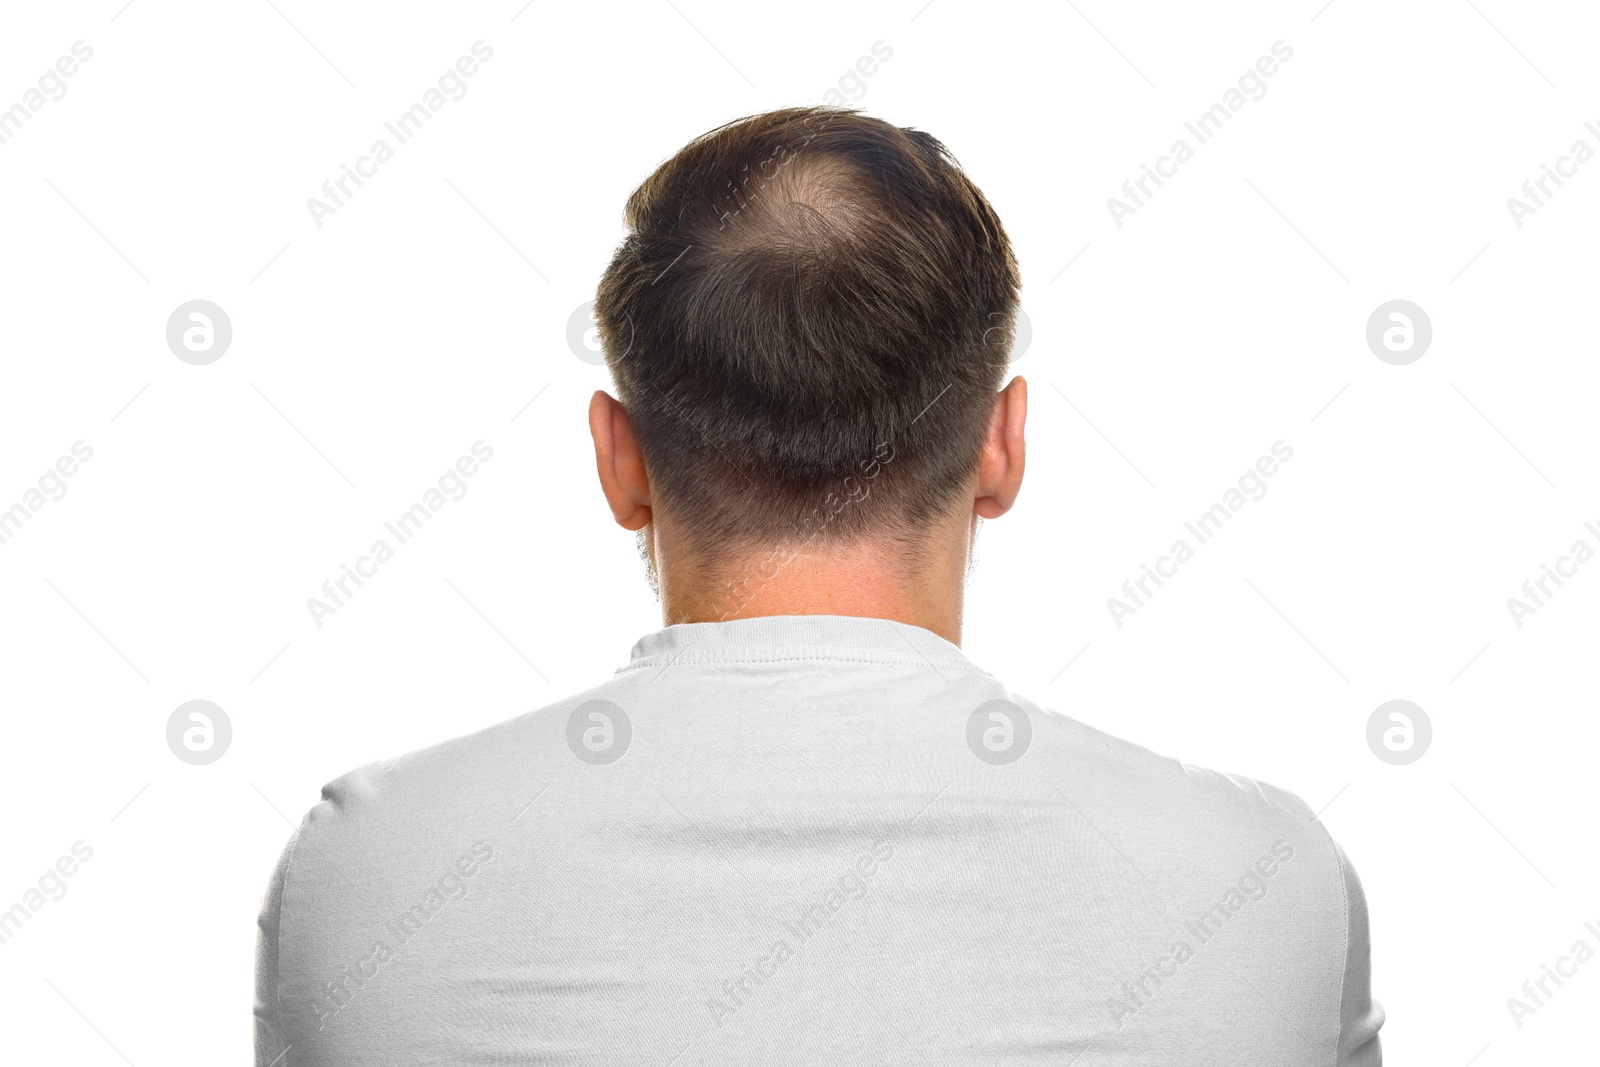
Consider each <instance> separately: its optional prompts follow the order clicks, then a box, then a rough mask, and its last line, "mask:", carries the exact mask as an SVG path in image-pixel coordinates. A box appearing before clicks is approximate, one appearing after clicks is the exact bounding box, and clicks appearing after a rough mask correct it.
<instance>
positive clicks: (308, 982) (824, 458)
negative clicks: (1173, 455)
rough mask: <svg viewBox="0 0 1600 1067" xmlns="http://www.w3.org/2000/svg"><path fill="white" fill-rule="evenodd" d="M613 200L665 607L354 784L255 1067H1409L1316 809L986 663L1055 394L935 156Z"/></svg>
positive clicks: (850, 130) (262, 1011)
mask: <svg viewBox="0 0 1600 1067" xmlns="http://www.w3.org/2000/svg"><path fill="white" fill-rule="evenodd" d="M626 217H627V223H628V228H629V233H628V236H627V238H626V240H625V241H624V242H623V243H622V245H621V246H620V247H619V248H618V249H617V251H616V254H615V256H614V258H613V259H612V261H611V264H610V266H609V268H608V269H607V271H606V273H605V276H604V278H603V280H602V281H601V284H600V289H599V295H598V299H597V301H596V315H597V319H598V322H599V327H600V334H601V339H602V342H603V344H604V347H605V350H606V352H607V358H608V361H609V365H610V369H611V372H612V374H613V376H614V379H615V381H616V385H617V391H618V399H613V398H611V397H609V396H607V395H606V394H604V393H597V394H596V395H595V396H594V398H593V401H592V404H591V407H590V411H589V423H590V429H591V431H592V434H593V438H594V447H595V457H596V460H597V464H598V470H599V477H600V486H601V489H602V490H603V492H604V494H605V498H606V501H607V503H608V504H609V506H610V508H611V512H612V514H613V515H614V516H615V518H616V521H617V523H618V524H619V525H621V526H622V527H623V528H624V529H626V530H630V531H637V532H638V534H639V537H640V541H641V545H642V548H643V551H644V553H645V555H646V558H647V560H648V563H649V566H650V569H651V575H652V580H653V581H655V582H656V583H657V587H658V591H659V596H660V600H661V605H662V613H663V617H664V621H665V622H666V623H667V626H666V628H665V629H663V630H661V631H660V632H658V633H655V634H651V635H649V636H646V637H644V638H642V639H641V640H640V641H639V642H638V643H637V644H636V645H635V646H634V648H633V653H632V658H631V659H630V660H629V662H628V663H626V664H625V665H623V666H622V667H621V668H620V669H619V670H618V671H617V673H616V674H615V676H614V677H612V678H611V679H609V680H607V681H605V682H603V683H601V684H600V685H598V686H596V687H595V688H593V689H590V690H588V691H586V692H583V693H580V694H578V695H576V696H573V697H571V698H569V699H567V700H563V701H560V702H559V703H556V704H554V705H552V706H550V707H547V708H544V709H542V710H540V711H536V712H533V713H530V714H528V715H524V716H522V717H521V718H518V719H514V720H512V721H510V722H507V723H504V724H502V725H500V726H497V727H494V728H492V729H489V730H486V731H484V732H482V733H479V734H476V735H473V736H470V737H465V738H460V739H458V740H455V741H450V742H447V743H445V744H442V745H439V746H437V747H435V748H431V749H428V750H425V751H423V752H419V753H415V754H412V755H409V756H405V757H402V758H400V759H396V760H391V761H388V762H384V763H378V764H374V765H372V766H370V767H367V768H364V769H362V770H359V771H356V772H354V773H352V774H350V775H347V776H345V777H344V778H341V779H339V780H337V781H335V782H333V783H331V784H330V785H328V786H327V787H326V788H325V790H324V794H323V795H324V800H323V802H322V803H321V804H319V805H317V806H316V807H315V808H314V809H312V811H311V813H310V814H309V815H308V816H307V818H306V821H305V824H304V826H303V827H302V829H301V831H300V833H299V834H298V835H296V838H295V839H294V840H293V841H292V842H291V843H290V845H289V847H288V849H287V850H286V852H285V855H284V858H283V860H282V861H281V863H280V865H279V868H278V871H277V873H276V876H275V877H274V879H273V882H272V886H271V888H270V890H269V893H268V897H267V902H266V906H265V910H264V913H263V915H262V918H261V942H260V944H261V950H260V965H259V978H258V998H257V1006H256V1012H257V1034H258V1037H257V1061H258V1065H259V1067H268V1065H269V1064H272V1063H274V1062H275V1061H279V1059H280V1057H281V1062H282V1063H283V1064H284V1065H285V1067H300V1065H323V1064H326V1065H339V1067H352V1065H367V1064H371V1065H385V1067H387V1065H390V1064H398V1063H430V1064H441V1063H484V1064H488V1063H496V1064H509V1063H561V1064H621V1063H628V1064H643V1065H646V1067H650V1065H656V1067H671V1065H674V1064H681V1065H684V1067H688V1065H691V1064H694V1065H705V1064H762V1065H779V1064H783V1065H788V1064H795V1065H799V1064H808V1065H820V1064H846V1063H848V1064H867V1063H871V1064H939V1065H941V1067H944V1065H958V1064H1023V1063H1039V1064H1044V1063H1049V1064H1056V1065H1062V1064H1067V1063H1081V1064H1083V1065H1084V1067H1089V1065H1094V1067H1102V1065H1132V1064H1140V1065H1149V1064H1156V1063H1172V1064H1201V1063H1208V1064H1209V1063H1215V1064H1228V1065H1237V1064H1260V1065H1272V1067H1285V1065H1291V1064H1296V1065H1298V1064H1304V1065H1325V1064H1361V1065H1375V1064H1378V1063H1379V1062H1380V1052H1379V1044H1378V1037H1377V1031H1378V1028H1379V1026H1380V1025H1381V1023H1382V1017H1383V1016H1382V1009H1381V1008H1379V1006H1378V1005H1377V1004H1376V1003H1375V1002H1374V1001H1373V1000H1372V997H1371V993H1370V990H1369V985H1368V976H1369V969H1370V968H1369V956H1368V945H1367V915H1366V907H1365V902H1364V899H1363V896H1362V892H1361V887H1360V884H1359V882H1358V881H1357V880H1356V876H1355V873H1354V871H1353V870H1352V869H1351V867H1350V865H1349V864H1348V862H1346V860H1345V858H1344V856H1343V854H1342V853H1341V852H1340V851H1339V849H1338V848H1337V846H1336V845H1335V844H1334V843H1333V841H1332V840H1331V839H1330V838H1329V836H1328V834H1327V832H1326V831H1325V830H1324V829H1323V827H1322V825H1321V823H1319V822H1318V821H1317V820H1316V819H1315V818H1314V817H1313V816H1312V813H1311V812H1310V811H1309V810H1308V809H1307V808H1306V806H1305V805H1304V804H1303V803H1302V802H1301V801H1300V800H1298V799H1297V798H1295V797H1293V796H1290V795H1289V794H1287V793H1285V792H1283V791H1281V790H1278V789H1275V788H1273V787H1271V786H1267V785H1263V784H1260V783H1257V782H1252V781H1249V780H1245V779H1241V778H1235V777H1230V776H1225V775H1222V774H1216V773H1213V772H1210V771H1205V770H1201V769H1199V768H1195V767H1190V766H1187V765H1185V764H1182V763H1178V762H1176V761H1174V760H1170V759H1166V758H1163V757H1160V756H1157V755H1155V754H1153V753H1151V752H1148V751H1146V750H1144V749H1141V748H1138V747H1136V746H1134V745H1131V744H1128V743H1126V742H1122V741H1118V740H1116V739H1114V738H1111V737H1108V736H1106V735H1104V734H1101V733H1099V732H1097V731H1095V730H1092V729H1090V728H1088V727H1086V726H1084V725H1082V724H1080V723H1077V722H1075V721H1073V720H1072V719H1069V718H1066V717H1064V716H1062V715H1059V714H1056V713H1054V712H1051V711H1048V710H1046V709H1044V708H1042V707H1039V706H1038V705H1036V704H1033V703H1031V702H1029V701H1027V700H1025V699H1023V698H1022V697H1019V696H1015V695H1013V694H1010V693H1008V692H1007V690H1006V689H1005V687H1004V686H1003V685H1002V684H1001V682H1000V681H999V680H997V679H995V678H993V677H991V676H990V675H989V674H987V673H985V672H984V671H983V670H981V669H980V668H979V667H978V666H976V665H975V664H973V663H971V662H970V661H968V660H967V659H966V657H965V656H964V655H963V654H962V652H961V650H960V649H959V647H958V644H959V642H960V639H961V610H962V587H963V581H964V578H965V573H966V569H967V565H968V560H969V557H970V552H971V548H972V544H973V539H974V537H975V535H976V531H977V526H978V520H979V519H993V518H998V517H999V516H1001V515H1003V514H1004V513H1005V512H1006V511H1007V510H1008V509H1009V508H1010V507H1011V506H1012V503H1013V501H1014V500H1015V498H1016V495H1017V491H1018V488H1019V486H1020V484H1021V481H1022V475H1023V422H1024V417H1025V414H1026V409H1027V391H1026V385H1025V384H1024V382H1023V381H1022V380H1021V379H1020V378H1018V379H1015V380H1013V381H1011V382H1010V384H1008V385H1005V386H1004V388H1001V385H1002V379H1003V377H1004V375H1005V373H1006V366H1007V361H1008V356H1009V350H1010V341H1011V331H1012V327H1013V323H1014V317H1015V314H1016V310H1017V290H1018V286H1019V281H1018V274H1017V267H1016V264H1015V261H1014V259H1013V257H1012V253H1011V249H1010V244H1009V241H1008V239H1007V237H1006V234H1005V231H1004V229H1003V228H1002V227H1001V224H1000V221H999V219H998V218H997V217H996V215H995V213H994V211H993V210H992V209H991V208H990V206H989V204H988V202H987V201H986V200H985V199H984V197H983V195H982V194H981V193H980V192H979V191H978V189H977V188H976V187H975V186H974V185H973V184H972V183H971V182H970V181H969V180H968V179H967V178H966V177H965V175H964V174H963V173H962V172H961V171H960V169H959V168H958V167H957V165H956V164H955V162H954V161H953V160H952V159H951V157H950V156H949V155H948V153H947V152H946V151H945V149H944V147H943V146H942V145H940V144H939V142H938V141H936V140H935V139H934V138H932V137H930V136H929V135H927V134H925V133H922V132H919V131H915V130H906V129H899V128H897V127H894V126H891V125H888V124H886V123H884V122H881V121H878V120H875V119H870V118H867V117H864V116H862V115H859V114H856V113H853V112H849V111H840V110H831V109H817V108H811V109H792V110H785V111H778V112H773V113H770V114H765V115H758V116H754V117H751V118H747V119H743V120H740V121H738V122H734V123H732V124H730V125H727V126H724V127H722V128H720V129H718V130H714V131H712V132H711V133H709V134H706V135H705V136H703V137H701V138H699V139H697V140H696V141H694V142H693V143H692V144H690V145H689V146H688V147H686V148H685V149H683V151H681V152H680V153H678V154H677V155H676V156H675V157H673V158H672V159H670V160H668V161H667V162H666V163H664V164H663V165H662V166H661V167H660V168H659V169H658V170H657V171H656V172H655V173H654V174H653V175H652V176H651V177H650V178H649V179H648V180H647V181H646V182H645V183H644V184H643V185H642V186H640V188H639V189H638V190H637V191H636V192H635V193H634V194H633V196H632V198H631V199H630V200H629V202H628V208H627V215H626Z"/></svg>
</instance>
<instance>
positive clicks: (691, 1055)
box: [255, 615, 1383, 1067]
mask: <svg viewBox="0 0 1600 1067" xmlns="http://www.w3.org/2000/svg"><path fill="white" fill-rule="evenodd" d="M323 798H324V799H323V801H322V802H321V803H320V804H318V805H317V806H316V807H314V808H313V809H312V810H311V812H310V813H309V814H308V815H307V816H306V819H305V823H304V825H303V826H302V827H301V829H300V831H299V832H298V833H297V834H296V835H295V837H294V839H292V840H291V841H290V842H289V845H288V847H287V848H286V849H285V851H284V853H283V857H282V859H281V861H280V862H279V865H278V868H277V870H276V872H275V874H274V876H273V879H272V883H271V886H270V888H269V890H268V893H267V898H266V901H265V905H264V909H263V912H262V916H261V922H260V926H261V932H260V953H259V964H258V970H257V998H256V1009H255V1010H256V1032H257V1037H256V1062H257V1067H366V1065H372V1067H393V1065H398V1064H527V1063H549V1064H563V1065H565V1064H574V1065H576V1064H585V1065H587V1064H630V1065H634V1064H637V1065H643V1067H694V1065H712V1064H728V1065H734V1064H737V1065H740V1067H748V1065H751V1064H760V1065H762V1067H778V1065H789V1064H794V1065H799V1064H806V1065H821V1064H849V1065H859V1064H875V1065H889V1064H906V1065H927V1064H937V1065H940V1067H957V1065H967V1064H984V1065H996V1064H998V1065H1011V1064H1051V1065H1054V1067H1064V1065H1066V1064H1076V1065H1079V1067H1109V1065H1118V1067H1121V1065H1134V1064H1138V1065H1141V1067H1148V1065H1150V1064H1158V1063H1170V1064H1184V1065H1189V1064H1211V1063H1214V1064H1219V1065H1228V1067H1236V1065H1239V1064H1263V1065H1266V1064H1271V1065H1272V1067H1290V1065H1300V1064H1304V1065H1307V1067H1310V1065H1316V1067H1325V1065H1331V1064H1338V1065H1343V1064H1358V1065H1364V1067H1365V1065H1376V1064H1378V1063H1380V1061H1381V1053H1380V1051H1379V1043H1378V1033H1377V1032H1378V1028H1379V1027H1380V1026H1381V1025H1382V1022H1383V1010H1382V1008H1381V1007H1380V1006H1379V1005H1378V1004H1377V1003H1376V1002H1375V1001H1373V999H1372V995H1371V991H1370V987H1369V971H1370V965H1369V948H1368V941H1367V914H1366V904H1365V900H1364V899H1363V896H1362V892H1361V886H1360V883H1359V882H1358V881H1357V879H1356V876H1355V872H1354V871H1353V870H1352V869H1351V867H1350V865H1349V863H1348V862H1347V861H1346V860H1345V858H1344V855H1343V854H1342V853H1341V852H1340V850H1339V849H1338V847H1337V846H1336V845H1335V844H1334V842H1333V841H1332V839H1331V838H1330V837H1329V836H1328V834H1327V832H1326V831H1325V830H1324V829H1323V827H1322V824H1321V823H1320V822H1318V821H1316V820H1315V819H1314V818H1313V817H1312V813H1311V811H1310V810H1309V809H1308V808H1307V807H1306V805H1305V804H1304V803H1302V802H1301V801H1300V800H1299V799H1298V798H1296V797H1294V796H1291V795H1290V794H1288V793H1285V792H1283V791H1282V790H1279V789H1276V788H1274V787H1272V786H1268V785H1264V784H1262V783H1259V782H1254V781H1251V780H1248V779H1243V778H1237V777H1232V776H1229V775H1223V774H1218V773H1216V772H1213V771H1207V770H1202V769H1200V768H1197V767H1191V766H1188V765H1185V764H1182V763H1179V762H1177V761H1175V760H1171V759H1167V758H1165V757H1162V756H1158V755H1155V754H1154V753H1152V752H1149V751H1147V750H1146V749H1143V748H1140V747H1138V746H1135V745H1132V744H1129V743H1127V742H1125V741H1119V740H1117V739H1116V738H1113V737H1110V736H1107V735H1105V734H1102V733H1100V732H1098V731H1096V730H1093V729H1090V728H1089V727H1087V726H1084V725H1083V724H1081V723H1079V722H1076V721H1074V720H1072V719H1070V718H1067V717H1065V716H1063V715H1059V714H1057V713H1055V712H1052V711H1049V710H1047V709H1045V708H1041V707H1039V706H1038V705H1035V704H1033V703H1030V702H1029V701H1027V700H1026V699H1024V698H1022V697H1019V696H1015V695H1013V694H1010V693H1008V692H1007V691H1006V689H1005V687H1004V686H1003V685H1001V683H1000V682H999V681H998V680H996V679H995V678H994V677H992V676H990V675H989V674H987V673H986V672H984V671H982V670H981V669H979V668H978V667H976V666H975V665H974V664H972V663H971V662H970V661H969V660H968V659H967V658H966V657H965V656H964V655H963V654H962V652H961V650H960V649H958V648H957V647H956V646H954V645H952V644H950V643H949V642H947V641H945V640H943V639H942V638H940V637H938V636H936V635H934V634H933V633H931V632H929V631H927V630H924V629H921V628H919V627H915V626H908V625H905V624H902V623H895V622H888V621H884V620H880V619H860V618H845V617H840V616H827V615H808V616H773V617H766V618H756V619H745V620H738V621H734V622H726V623H692V624H684V625H678V626H670V627H668V628H666V629H665V630H662V631H660V632H659V633H655V634H652V635H650V636H648V637H645V638H643V639H642V640H640V641H639V642H638V644H637V645H635V647H634V649H633V655H632V659H631V660H630V662H629V663H628V664H626V665H625V666H623V667H621V668H620V669H619V670H618V671H617V673H616V674H615V675H614V676H613V677H612V678H610V679H609V680H608V681H606V682H604V683H603V684H601V685H599V686H597V687H596V688H594V689H591V690H589V691H587V692H584V693H581V694H578V695H577V696H574V697H571V698H569V699H566V700H562V701H560V702H558V703H556V704H553V705H551V706H549V707H546V708H543V709H541V710H539V711H535V712H531V713H529V714H526V715H523V716H521V717H519V718H516V719H513V720H511V721H509V722H506V723H502V724H501V725H499V726H495V727H492V728H490V729H488V730H485V731H483V732H481V733H477V734H473V735H471V736H468V737H463V738H458V739H456V740H453V741H448V742H445V743H444V744H441V745H437V746H435V747H433V748H429V749H426V750H424V751H421V752H417V753H413V754H411V755H408V756H403V757H401V758H399V759H394V760H389V761H385V762H381V763H376V764H372V765H371V766H368V767H365V768H362V769H360V770H358V771H354V772H352V773H350V774H347V775H345V776H344V777H342V778H339V779H338V780H336V781H334V782H332V783H330V784H329V785H327V786H326V787H325V788H324V790H323Z"/></svg>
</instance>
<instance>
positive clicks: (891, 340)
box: [595, 107, 1020, 555]
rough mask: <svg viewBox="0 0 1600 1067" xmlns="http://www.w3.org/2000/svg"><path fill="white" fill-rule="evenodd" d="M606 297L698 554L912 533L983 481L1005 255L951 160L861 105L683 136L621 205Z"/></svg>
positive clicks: (1004, 347)
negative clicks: (622, 226)
mask: <svg viewBox="0 0 1600 1067" xmlns="http://www.w3.org/2000/svg"><path fill="white" fill-rule="evenodd" d="M624 217H625V222H626V225H627V230H628V232H627V236H626V237H625V239H624V240H623V241H622V243H621V245H619V246H618V248H617V250H616V252H615V254H614V255H613V256H612V259H611V263H610V265H609V266H608V267H607V268H606V271H605V274H604V276H603V277H602V278H601V281H600V286H599V291H598V293H597V295H596V300H595V316H596V319H597V321H598V324H599V331H600V339H601V344H602V346H603V348H604V350H605V353H606V361H607V364H608V366H609V367H610V370H611V373H612V376H613V378H614V379H615V381H616V385H617V390H618V394H619V398H620V399H621V401H622V403H623V406H624V407H625V408H626V409H627V411H628V414H629V417H630V419H631V420H632V423H633V425H634V428H635V431H636V433H637V436H638V440H639V445H640V449H641V452H642V453H643V456H644V460H645V466H646V469H647V471H648V473H649V476H650V479H651V485H652V493H653V496H654V497H655V498H656V503H655V506H656V507H658V508H661V509H663V511H664V513H665V514H670V515H671V516H672V517H673V519H674V521H676V522H677V523H679V524H680V525H682V526H683V527H685V528H686V529H687V530H689V531H690V533H691V536H692V538H693V539H694V541H695V542H696V545H697V547H698V548H699V549H700V550H701V551H702V552H704V553H706V554H708V555H715V554H718V553H720V552H722V551H725V550H735V549H738V550H744V549H748V548H749V547H751V546H753V545H763V544H768V545H793V544H798V543H803V542H808V541H811V540H813V539H823V540H828V541H848V540H850V539H854V538H864V537H878V536H885V535H887V536H893V537H897V538H904V539H908V540H914V539H915V535H916V533H917V531H918V530H920V529H921V528H923V527H924V526H926V524H927V523H928V521H929V520H930V519H931V518H932V517H933V516H935V515H937V514H939V513H941V512H942V511H943V510H944V509H945V508H947V507H948V506H949V505H950V503H951V501H952V499H953V494H955V493H956V492H957V490H958V489H959V488H960V487H961V486H963V485H964V484H965V483H966V482H967V480H968V479H969V478H970V477H971V475H972V473H973V472H974V470H975V468H976V465H977V460H978V454H979V448H980V446H981V443H982V440H983V435H984V432H985V429H986V427H987V424H988V420H989V417H990V414H991V412H992V410H993V405H994V401H995V392H996V390H997V389H998V388H999V386H1000V384H1001V379H1002V377H1003V376H1004V374H1005V369H1006V366H1007V363H1008V362H1009V358H1010V350H1011V340H1012V333H1013V328H1014V323H1015V318H1016V311H1017V291H1018V288H1019V286H1020V281H1019V277H1018V271H1017V265H1016V260H1015V258H1014V257H1013V255H1012V252H1011V245H1010V241H1009V239H1008V238H1007V236H1006V233H1005V230H1004V228H1003V227H1002V226H1001V224H1000V220H999V218H998V216H996V214H995V212H994V210H993V209H992V208H991V207H990V206H989V202H988V201H987V200H986V199H985V198H984V196H983V194H982V193H981V192H980V191H979V190H978V188H977V186H975V185H974V184H973V183H972V182H971V180H969V179H968V178H967V176H966V175H965V174H964V173H963V172H962V171H961V168H960V167H959V165H958V164H957V163H956V161H955V159H954V158H953V157H952V156H951V154H950V153H949V151H948V150H947V149H946V148H945V147H944V145H942V144H941V143H940V142H939V141H938V140H936V139H935V138H934V137H932V136H930V135H929V134H927V133H923V132H922V131H920V130H914V129H902V128H900V127H898V126H894V125H891V124H889V123H887V122H884V121H882V120H880V119H875V118H870V117H868V116H866V115H863V114H861V113H859V112H858V111H855V110H846V109H835V108H825V107H804V108H788V109H785V110H781V111H772V112H768V113H765V114H761V115H752V116H749V117H746V118H742V119H738V120H736V121H734V122H730V123H728V124H727V125H725V126H721V127H718V128H717V129H714V130H712V131H710V132H709V133H706V134H704V135H702V136H700V137H697V138H696V139H695V140H693V141H691V142H690V143H689V144H688V145H687V146H685V147H684V148H683V149H682V150H681V151H679V152H678V153H677V154H676V155H674V156H673V157H672V158H671V159H669V160H667V161H666V162H665V163H663V164H661V166H660V167H658V168H657V169H656V171H655V172H654V173H653V174H651V175H650V177H649V178H647V179H646V180H645V181H644V183H643V184H642V185H640V186H639V188H638V189H636V190H635V191H634V193H633V195H632V196H631V197H630V198H629V200H628V203H627V208H626V212H625V216H624Z"/></svg>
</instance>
